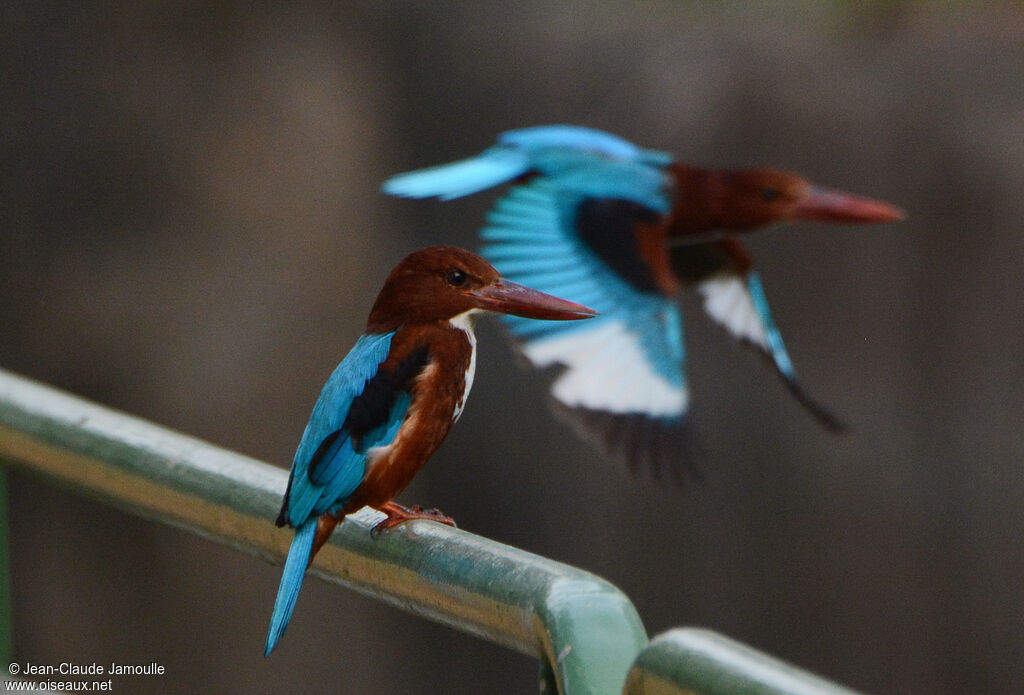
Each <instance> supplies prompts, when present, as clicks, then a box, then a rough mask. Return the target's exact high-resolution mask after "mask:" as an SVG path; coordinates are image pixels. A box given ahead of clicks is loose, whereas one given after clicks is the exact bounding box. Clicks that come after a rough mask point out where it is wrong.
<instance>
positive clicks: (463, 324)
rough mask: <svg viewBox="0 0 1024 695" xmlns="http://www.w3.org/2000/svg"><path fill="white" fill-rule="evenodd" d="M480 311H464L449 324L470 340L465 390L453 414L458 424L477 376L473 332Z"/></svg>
mask: <svg viewBox="0 0 1024 695" xmlns="http://www.w3.org/2000/svg"><path fill="white" fill-rule="evenodd" d="M479 311H480V310H479V309H470V310H469V311H464V312H462V313H461V314H459V315H458V316H453V317H452V319H451V320H450V321H449V322H448V323H449V324H450V325H451V327H452V328H457V329H459V330H460V331H462V332H463V333H465V334H466V338H467V340H469V366H468V367H466V377H465V383H466V386H465V388H463V389H462V396H461V397H460V398H459V402H458V403H456V404H455V412H453V413H452V422H456V421H457V420H458V419H459V416H460V415H462V409H463V408H465V407H466V399H467V398H469V390H470V389H471V388H473V377H474V376H475V375H476V333H474V332H473V315H474V314H476V313H478V312H479Z"/></svg>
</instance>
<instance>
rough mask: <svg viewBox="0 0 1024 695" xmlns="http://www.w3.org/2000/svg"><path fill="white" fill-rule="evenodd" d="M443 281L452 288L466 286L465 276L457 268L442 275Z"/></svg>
mask: <svg viewBox="0 0 1024 695" xmlns="http://www.w3.org/2000/svg"><path fill="white" fill-rule="evenodd" d="M444 280H445V282H447V283H448V284H449V285H451V286H452V287H462V286H463V285H465V284H466V274H465V273H464V272H462V271H461V270H459V269H458V268H452V269H451V270H449V271H448V272H447V273H445V274H444Z"/></svg>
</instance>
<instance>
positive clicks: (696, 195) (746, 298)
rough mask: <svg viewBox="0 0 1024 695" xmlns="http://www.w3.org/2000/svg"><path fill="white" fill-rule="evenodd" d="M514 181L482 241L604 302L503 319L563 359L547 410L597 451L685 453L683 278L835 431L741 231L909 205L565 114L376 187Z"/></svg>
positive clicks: (632, 460) (416, 191)
mask: <svg viewBox="0 0 1024 695" xmlns="http://www.w3.org/2000/svg"><path fill="white" fill-rule="evenodd" d="M507 182H512V183H513V184H514V186H513V187H512V188H511V189H510V190H509V191H508V192H507V193H506V194H505V195H504V196H503V197H502V198H500V199H499V200H498V202H497V204H496V205H495V206H494V208H493V209H492V210H491V212H490V213H489V214H488V217H487V222H488V224H487V226H486V227H484V229H483V230H482V231H481V232H480V234H481V237H482V238H483V240H484V241H485V242H486V244H485V246H484V247H483V249H482V250H481V254H482V255H483V256H484V257H485V258H487V259H488V260H489V261H490V262H491V263H493V264H494V266H495V267H496V268H497V269H498V270H499V271H500V272H501V273H502V274H503V275H504V276H506V277H509V278H511V279H514V280H516V281H517V282H524V283H527V284H529V285H531V286H533V287H537V288H540V289H542V290H544V291H546V292H554V293H556V294H565V295H569V296H573V297H575V298H578V299H579V300H580V301H581V302H584V303H586V304H588V305H589V306H593V307H594V308H595V309H597V310H598V311H600V312H601V316H600V318H598V319H596V320H594V321H589V322H587V323H586V324H581V325H579V326H576V325H572V326H570V325H565V326H563V325H558V324H530V323H528V322H525V321H521V320H518V319H513V318H510V319H508V320H507V324H508V326H509V328H510V329H511V331H512V333H513V334H514V335H515V337H516V338H517V339H518V341H519V343H520V347H521V348H522V351H523V352H524V354H525V355H526V357H527V358H528V359H529V360H530V362H532V363H533V364H534V365H535V366H538V367H544V366H548V365H559V366H561V367H562V368H563V370H562V373H561V374H560V375H559V376H558V377H557V378H556V379H555V381H554V383H553V384H552V395H553V402H554V406H555V410H556V412H558V413H559V414H560V415H561V416H562V417H563V418H565V419H567V420H568V421H569V422H570V424H572V425H573V426H574V427H575V429H576V430H577V431H578V432H580V433H581V434H582V435H583V436H584V437H585V438H588V439H591V440H592V441H594V443H596V444H597V445H598V447H599V448H601V449H602V450H603V451H604V452H605V453H606V454H608V455H610V456H612V457H614V458H617V459H620V460H622V461H624V462H625V463H626V464H627V465H629V467H630V468H631V469H634V470H635V469H636V468H638V467H645V468H647V469H648V471H649V472H650V473H651V474H652V475H654V477H656V478H660V477H662V476H663V475H665V473H666V471H667V474H668V475H671V476H673V477H675V478H676V479H677V480H678V478H679V475H680V471H679V470H678V466H677V464H678V463H683V464H686V463H687V459H689V458H691V457H692V455H693V452H692V449H693V446H694V443H693V440H692V439H691V437H690V435H689V427H688V426H687V420H686V417H685V416H686V414H687V411H688V408H689V391H688V389H687V385H686V379H685V377H684V372H683V359H684V348H683V341H682V317H681V315H680V312H679V308H678V306H677V304H676V302H675V301H674V297H675V295H676V293H677V292H678V291H679V290H681V289H694V290H696V291H697V292H698V293H699V294H700V296H701V297H702V299H703V307H704V310H705V311H706V312H707V314H708V315H709V316H710V318H711V319H712V320H713V321H714V322H716V323H717V324H718V325H720V326H722V327H723V328H724V329H725V330H726V331H728V332H729V334H731V335H732V336H733V337H734V338H736V339H737V340H740V341H743V342H746V343H748V344H751V345H753V346H754V347H756V348H757V349H758V350H760V351H761V352H762V353H763V354H764V355H765V356H766V357H767V358H768V361H769V363H770V364H772V365H773V367H774V369H775V371H776V372H777V373H778V374H779V375H780V376H781V377H782V379H783V380H784V381H785V383H786V385H787V386H788V387H789V390H790V391H791V392H792V393H793V394H794V395H795V396H796V398H797V399H798V400H799V401H800V403H802V404H803V405H804V406H805V407H807V408H808V410H809V411H810V412H811V413H812V414H813V415H814V416H815V417H816V418H817V420H818V421H819V422H821V423H822V424H823V425H825V426H826V427H828V428H830V429H832V430H840V429H842V427H843V425H842V423H841V422H840V421H839V420H838V419H837V418H836V417H835V416H833V415H832V414H831V413H830V412H829V411H828V410H827V409H826V408H824V407H822V406H821V405H819V404H818V403H817V402H815V401H814V400H813V399H811V398H810V397H809V396H808V395H807V394H806V393H805V392H804V390H803V388H802V387H801V385H800V383H799V382H798V381H797V378H796V373H795V371H794V369H793V365H792V363H791V361H790V358H789V355H788V354H787V352H786V348H785V346H784V344H783V342H782V337H781V335H780V334H779V331H778V329H777V328H776V327H775V324H774V322H773V321H772V317H771V313H770V312H769V309H768V302H767V300H766V298H765V294H764V290H763V288H762V286H761V281H760V278H759V277H758V274H757V273H756V272H755V271H754V270H753V269H752V259H751V257H750V255H749V254H748V253H747V251H746V249H745V248H744V247H743V245H742V244H741V243H740V242H739V241H738V240H737V239H736V238H735V234H736V233H740V232H746V231H749V230H753V229H757V228H759V227H762V226H764V225H768V224H771V223H773V222H779V221H785V220H821V221H827V222H841V223H869V222H890V221H894V220H898V219H901V218H902V217H903V213H902V211H900V210H899V209H898V208H896V207H894V206H892V205H889V204H888V203H884V202H881V201H877V200H871V199H868V198H862V197H859V196H854V195H851V194H848V193H844V192H841V191H837V190H832V189H826V188H822V187H819V186H816V185H814V184H811V183H810V182H808V181H807V180H806V179H804V178H802V177H800V176H797V175H796V174H792V173H789V172H784V171H777V170H770V169H750V170H737V171H725V170H710V169H700V168H697V167H693V166H689V165H686V164H683V163H680V162H677V161H675V160H674V159H673V157H672V156H671V155H669V154H667V153H665V152H659V151H655V150H647V149H642V148H640V147H637V146H636V145H634V144H633V143H631V142H628V141H626V140H624V139H622V138H620V137H617V136H615V135H611V134H609V133H605V132H602V131H599V130H593V129H590V128H582V127H577V126H564V125H556V126H539V127H534V128H524V129H520V130H513V131H509V132H507V133H504V134H502V135H501V136H500V137H499V138H498V143H497V144H496V145H495V146H493V147H491V148H490V149H488V150H485V151H484V152H483V153H481V154H479V155H477V156H475V157H472V158H469V159H465V160H461V161H458V162H454V163H452V164H447V165H441V166H437V167H432V168H429V169H423V170H420V171H413V172H409V173H406V174H399V175H397V176H395V177H393V178H391V179H389V180H388V181H386V182H385V183H384V185H383V190H384V191H385V192H386V193H389V194H392V195H397V196H405V197H413V198H424V197H431V196H437V197H439V198H441V199H443V200H449V199H452V198H458V197H460V196H464V195H469V194H471V193H476V192H478V191H482V190H484V189H486V188H490V187H492V186H497V185H500V184H503V183H507Z"/></svg>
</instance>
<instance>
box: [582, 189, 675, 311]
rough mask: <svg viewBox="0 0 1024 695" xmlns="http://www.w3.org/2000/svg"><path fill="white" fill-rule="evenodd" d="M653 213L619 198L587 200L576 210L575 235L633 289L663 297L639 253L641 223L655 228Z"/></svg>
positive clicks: (646, 208)
mask: <svg viewBox="0 0 1024 695" xmlns="http://www.w3.org/2000/svg"><path fill="white" fill-rule="evenodd" d="M658 218H659V215H658V213H657V212H655V211H654V210H651V209H650V208H648V207H644V206H643V205H640V204H639V203H634V202H633V201H631V200H622V199H620V198H584V199H583V200H582V201H581V202H580V204H579V205H578V206H577V208H576V225H575V228H576V233H577V234H579V236H580V238H581V239H582V240H583V241H584V243H586V245H587V246H589V247H590V250H591V251H593V252H594V253H595V254H596V255H597V257H598V258H600V259H601V260H602V261H604V263H605V265H607V266H608V267H609V268H611V269H612V270H613V271H615V273H616V274H618V276H619V277H621V278H622V279H623V280H625V281H626V282H628V283H629V284H630V285H631V286H632V287H633V289H635V290H637V291H639V292H646V293H648V294H660V291H659V289H658V285H657V284H656V283H655V281H654V276H653V275H652V273H651V269H650V267H648V265H647V264H646V263H645V262H644V260H643V259H642V258H641V257H640V255H639V253H638V252H637V245H636V237H635V230H636V225H637V223H638V222H640V223H646V224H653V223H655V222H657V221H658Z"/></svg>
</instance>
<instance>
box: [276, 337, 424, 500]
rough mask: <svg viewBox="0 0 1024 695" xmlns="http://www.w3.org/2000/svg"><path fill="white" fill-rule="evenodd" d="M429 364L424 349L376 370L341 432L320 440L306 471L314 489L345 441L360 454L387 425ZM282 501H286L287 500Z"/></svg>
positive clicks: (355, 403)
mask: <svg viewBox="0 0 1024 695" xmlns="http://www.w3.org/2000/svg"><path fill="white" fill-rule="evenodd" d="M429 361H430V353H429V351H428V350H427V347H426V346H423V347H419V348H417V349H416V350H413V351H412V352H411V353H409V356H408V357H406V358H405V359H404V360H402V361H401V362H399V363H398V364H397V365H395V366H394V367H393V368H392V369H379V370H378V371H377V373H376V374H375V375H374V376H373V378H372V379H370V380H369V381H367V382H366V384H365V385H364V386H363V391H362V393H360V394H359V395H358V396H356V397H355V398H353V399H352V404H351V405H350V406H349V409H348V415H347V416H346V417H345V422H344V423H342V425H341V429H339V430H336V431H334V432H332V433H331V434H329V435H327V436H326V437H324V440H323V441H322V442H320V446H319V447H317V450H316V453H315V454H313V457H312V459H311V460H310V464H309V468H308V469H307V471H306V475H307V476H309V480H310V482H312V483H313V484H314V485H321V484H323V482H324V481H323V480H322V478H323V477H324V476H325V475H326V474H327V464H329V463H330V462H331V460H332V459H333V458H334V453H336V450H337V449H338V448H339V447H341V446H342V445H343V444H344V443H345V440H346V439H351V441H352V448H353V449H355V450H356V451H358V452H360V453H362V443H363V442H362V440H363V437H365V436H366V435H367V434H368V433H369V432H372V431H373V430H375V429H376V428H378V427H380V426H381V425H384V424H386V423H387V421H388V417H390V415H391V409H392V408H393V407H394V405H395V401H396V400H398V396H399V394H400V393H402V392H403V391H408V390H409V389H410V388H412V382H413V379H415V378H416V376H418V375H419V373H420V372H421V371H423V368H424V367H425V366H427V363H428V362H429ZM332 450H333V451H332ZM285 499H286V501H287V496H286V497H285Z"/></svg>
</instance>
